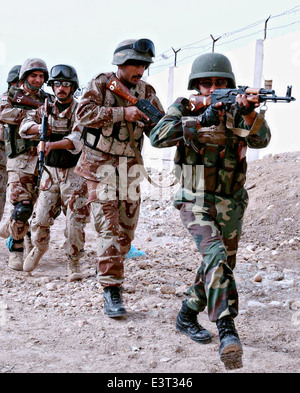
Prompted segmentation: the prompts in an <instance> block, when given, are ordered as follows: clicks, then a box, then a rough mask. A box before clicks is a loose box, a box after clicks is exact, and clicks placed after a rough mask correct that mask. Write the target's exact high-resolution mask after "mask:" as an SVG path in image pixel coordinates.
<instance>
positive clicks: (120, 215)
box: [88, 178, 141, 287]
mask: <svg viewBox="0 0 300 393" xmlns="http://www.w3.org/2000/svg"><path fill="white" fill-rule="evenodd" d="M117 181H118V178H117ZM88 189H89V200H90V206H91V223H92V225H93V227H94V229H95V231H96V234H97V240H96V243H97V257H98V261H97V276H98V281H99V282H100V283H101V285H102V286H104V287H105V286H120V285H121V284H122V283H123V281H124V260H125V256H126V254H127V253H128V252H129V251H130V247H131V242H132V241H133V239H134V233H135V229H136V226H137V223H138V218H139V212H140V203H141V201H140V188H139V186H137V188H136V190H137V193H136V196H135V197H134V198H133V199H132V198H130V197H129V196H128V195H127V197H126V198H121V197H120V192H119V191H118V190H117V189H116V187H115V186H113V185H110V184H107V182H106V183H101V182H99V183H98V182H93V181H88ZM123 191H124V190H123ZM107 195H110V197H109V198H108V197H107ZM112 196H113V197H112Z"/></svg>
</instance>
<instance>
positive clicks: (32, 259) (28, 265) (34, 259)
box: [23, 247, 47, 272]
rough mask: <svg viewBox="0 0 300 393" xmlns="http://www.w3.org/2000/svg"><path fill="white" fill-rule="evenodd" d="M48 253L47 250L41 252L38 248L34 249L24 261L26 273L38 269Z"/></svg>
mask: <svg viewBox="0 0 300 393" xmlns="http://www.w3.org/2000/svg"><path fill="white" fill-rule="evenodd" d="M46 251H47V250H40V249H39V248H37V247H33V249H32V250H31V251H30V253H29V254H28V255H27V257H26V259H25V261H24V265H23V270H24V271H25V272H31V271H32V270H34V269H36V268H37V266H38V264H39V262H40V260H41V259H42V256H43V255H44V254H45V252H46Z"/></svg>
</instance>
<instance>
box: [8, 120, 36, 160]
mask: <svg viewBox="0 0 300 393" xmlns="http://www.w3.org/2000/svg"><path fill="white" fill-rule="evenodd" d="M18 131H19V126H17V125H11V124H7V125H6V126H5V131H4V144H5V154H6V156H7V157H8V158H15V157H17V156H19V155H20V154H23V153H25V152H26V151H28V150H29V148H30V147H31V146H37V145H38V144H39V141H32V140H30V139H24V138H21V137H20V135H19V132H18Z"/></svg>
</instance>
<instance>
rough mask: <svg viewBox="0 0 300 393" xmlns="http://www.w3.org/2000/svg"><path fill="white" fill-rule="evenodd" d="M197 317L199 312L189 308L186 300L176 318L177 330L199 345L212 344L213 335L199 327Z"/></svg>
mask: <svg viewBox="0 0 300 393" xmlns="http://www.w3.org/2000/svg"><path fill="white" fill-rule="evenodd" d="M197 315H198V312H197V311H194V310H192V309H191V308H190V307H188V305H187V303H186V300H185V301H184V302H183V303H182V307H181V310H180V311H179V313H178V315H177V318H176V329H177V330H178V331H179V332H180V333H183V334H186V335H187V336H189V337H190V338H191V339H192V340H194V341H196V342H197V343H200V344H207V343H209V342H211V334H210V333H209V331H208V330H206V329H204V327H202V326H201V325H199V323H198V320H197Z"/></svg>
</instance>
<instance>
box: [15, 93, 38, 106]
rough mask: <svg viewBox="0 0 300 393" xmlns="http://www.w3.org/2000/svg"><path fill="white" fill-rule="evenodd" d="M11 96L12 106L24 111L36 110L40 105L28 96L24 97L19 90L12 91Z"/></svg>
mask: <svg viewBox="0 0 300 393" xmlns="http://www.w3.org/2000/svg"><path fill="white" fill-rule="evenodd" d="M12 94H13V95H12V99H11V101H12V103H13V105H14V106H18V107H20V108H24V109H37V108H38V107H40V106H41V105H42V103H41V102H40V101H37V100H34V99H33V98H31V97H29V96H25V95H24V94H22V92H21V91H20V90H12Z"/></svg>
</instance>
